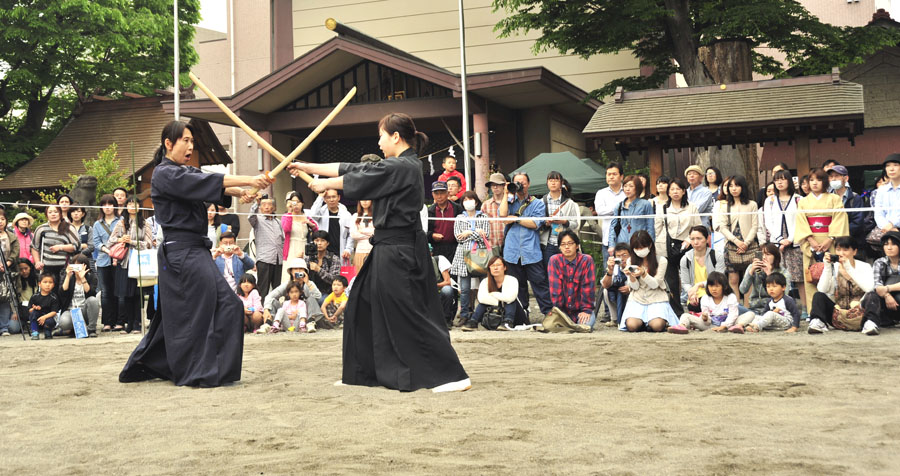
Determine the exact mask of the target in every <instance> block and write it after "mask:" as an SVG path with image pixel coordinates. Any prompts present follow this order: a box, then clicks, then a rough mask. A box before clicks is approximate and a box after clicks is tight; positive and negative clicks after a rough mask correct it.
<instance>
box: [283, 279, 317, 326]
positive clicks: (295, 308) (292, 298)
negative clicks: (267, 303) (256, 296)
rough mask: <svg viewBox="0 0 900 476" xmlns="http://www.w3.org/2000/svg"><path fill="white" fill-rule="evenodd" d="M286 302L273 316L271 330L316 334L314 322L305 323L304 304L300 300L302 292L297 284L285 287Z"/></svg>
mask: <svg viewBox="0 0 900 476" xmlns="http://www.w3.org/2000/svg"><path fill="white" fill-rule="evenodd" d="M287 293H288V298H289V299H288V300H287V301H285V302H284V304H282V305H281V309H279V310H278V312H277V313H276V314H275V322H274V323H273V324H272V329H274V330H275V331H276V332H277V331H278V330H287V331H290V332H295V331H299V332H316V324H315V322H310V323H308V324H307V322H306V303H305V302H303V300H301V299H300V296H301V295H302V294H303V291H302V290H301V289H300V284H299V283H294V282H292V283H290V284H288V287H287Z"/></svg>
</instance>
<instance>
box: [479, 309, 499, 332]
mask: <svg viewBox="0 0 900 476" xmlns="http://www.w3.org/2000/svg"><path fill="white" fill-rule="evenodd" d="M501 322H503V314H501V313H500V312H497V308H495V307H490V308H488V310H487V312H485V313H484V316H482V318H481V325H482V327H484V328H485V329H487V330H490V331H493V330H496V329H497V328H498V327H500V323H501Z"/></svg>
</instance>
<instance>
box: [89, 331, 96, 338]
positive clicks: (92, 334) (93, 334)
mask: <svg viewBox="0 0 900 476" xmlns="http://www.w3.org/2000/svg"><path fill="white" fill-rule="evenodd" d="M88 337H97V331H88Z"/></svg>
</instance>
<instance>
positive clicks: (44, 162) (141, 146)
mask: <svg viewBox="0 0 900 476" xmlns="http://www.w3.org/2000/svg"><path fill="white" fill-rule="evenodd" d="M161 99H162V98H161V97H149V98H140V99H121V100H113V101H93V102H89V103H87V104H85V105H84V109H83V111H82V112H81V114H80V115H78V116H77V117H74V118H72V119H70V120H69V122H68V124H66V126H65V127H63V130H62V131H60V133H59V135H57V136H56V138H54V139H53V141H52V142H51V143H50V145H48V146H47V148H46V149H44V150H43V151H41V153H40V154H38V155H37V157H35V158H34V159H32V160H30V161H28V162H26V163H25V164H24V165H22V166H21V167H19V168H17V169H16V170H13V171H12V172H10V173H9V175H7V176H6V177H4V179H3V180H2V181H0V190H2V191H11V190H33V189H42V188H55V187H59V182H60V180H66V179H68V178H69V174H76V175H77V174H79V173H82V172H84V165H83V164H82V161H83V160H84V159H92V158H95V157H96V156H97V153H98V152H100V151H102V150H104V149H106V148H107V147H109V146H110V144H112V143H116V144H117V145H118V147H119V149H118V157H119V170H121V171H124V172H126V173H128V174H130V173H131V170H132V164H131V147H132V143H133V144H134V169H135V171H137V172H138V173H141V171H142V170H143V169H144V168H145V167H147V166H148V165H150V163H151V162H152V161H153V154H154V153H155V152H156V148H157V147H158V146H159V135H160V132H161V131H162V128H163V126H165V125H166V123H168V122H169V121H171V120H172V115H171V114H167V113H166V112H165V111H164V110H163V108H162V106H161V104H160V101H161ZM191 123H192V125H194V126H195V130H196V131H198V133H197V136H199V137H195V142H194V143H195V145H194V153H195V154H196V155H197V157H198V159H199V161H200V164H201V165H212V164H227V163H231V159H230V157H228V154H227V153H226V152H225V150H224V149H223V148H222V145H221V144H220V143H219V141H218V139H216V136H215V134H214V133H213V132H212V129H211V128H210V127H209V124H208V123H206V122H205V121H196V120H192V121H191Z"/></svg>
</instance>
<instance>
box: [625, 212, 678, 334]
mask: <svg viewBox="0 0 900 476" xmlns="http://www.w3.org/2000/svg"><path fill="white" fill-rule="evenodd" d="M630 245H631V257H630V258H629V259H628V263H626V265H625V269H624V271H623V272H624V273H625V276H627V277H628V286H630V287H631V293H630V294H631V295H630V296H629V297H628V303H627V304H626V305H625V310H624V311H622V315H621V316H620V319H619V330H622V331H627V332H638V331H642V330H647V331H650V332H665V331H666V329H667V328H668V327H669V326H676V325H678V322H679V320H678V316H676V315H675V312H674V311H673V310H672V307H671V306H670V305H669V294H668V292H667V291H666V279H665V276H666V268H667V267H668V264H669V261H668V260H667V259H666V257H665V256H656V253H654V252H653V237H651V236H650V233H647V232H646V231H644V230H638V231H637V232H636V233H635V234H633V235H632V236H631V242H630Z"/></svg>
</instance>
